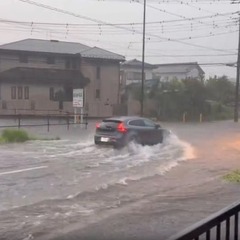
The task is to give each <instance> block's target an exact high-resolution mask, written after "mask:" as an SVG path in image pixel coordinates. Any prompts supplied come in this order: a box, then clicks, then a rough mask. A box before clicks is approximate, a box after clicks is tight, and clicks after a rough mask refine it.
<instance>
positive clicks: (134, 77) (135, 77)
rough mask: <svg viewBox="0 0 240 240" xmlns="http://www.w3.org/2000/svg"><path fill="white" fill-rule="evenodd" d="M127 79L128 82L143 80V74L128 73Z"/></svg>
mask: <svg viewBox="0 0 240 240" xmlns="http://www.w3.org/2000/svg"><path fill="white" fill-rule="evenodd" d="M127 79H128V80H141V79H142V73H141V72H129V73H127Z"/></svg>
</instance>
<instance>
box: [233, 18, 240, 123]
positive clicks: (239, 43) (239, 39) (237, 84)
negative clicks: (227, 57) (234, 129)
mask: <svg viewBox="0 0 240 240" xmlns="http://www.w3.org/2000/svg"><path fill="white" fill-rule="evenodd" d="M238 25H239V30H238V35H239V37H238V59H237V77H236V92H235V107H234V122H238V111H239V77H240V76H239V74H240V16H239V20H238Z"/></svg>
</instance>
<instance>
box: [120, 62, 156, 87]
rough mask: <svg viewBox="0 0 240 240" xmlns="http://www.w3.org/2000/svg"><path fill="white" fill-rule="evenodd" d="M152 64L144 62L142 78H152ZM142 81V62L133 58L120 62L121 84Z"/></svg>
mask: <svg viewBox="0 0 240 240" xmlns="http://www.w3.org/2000/svg"><path fill="white" fill-rule="evenodd" d="M153 68H154V65H151V64H149V63H144V78H145V80H149V79H152V70H153ZM141 81H142V62H141V61H139V60H137V59H133V60H129V61H126V62H123V63H122V64H121V84H122V85H123V86H127V85H130V84H132V83H141Z"/></svg>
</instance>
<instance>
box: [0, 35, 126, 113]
mask: <svg viewBox="0 0 240 240" xmlns="http://www.w3.org/2000/svg"><path fill="white" fill-rule="evenodd" d="M122 61H124V57H123V56H121V55H118V54H115V53H112V52H109V51H107V50H104V49H100V48H97V47H89V46H86V45H83V44H80V43H74V42H62V41H57V40H38V39H25V40H22V41H18V42H13V43H9V44H5V45H1V46H0V113H1V114H5V113H6V114H11V113H12V112H13V110H15V112H16V111H17V112H18V113H22V114H24V113H29V112H35V111H47V112H49V113H51V112H55V111H56V110H61V111H63V112H66V111H68V112H73V106H72V100H73V96H72V95H73V89H74V88H83V89H84V108H85V110H86V111H87V112H88V114H89V116H91V117H106V116H111V115H112V113H113V107H114V105H116V104H118V102H119V91H120V89H119V84H120V82H119V79H120V62H122Z"/></svg>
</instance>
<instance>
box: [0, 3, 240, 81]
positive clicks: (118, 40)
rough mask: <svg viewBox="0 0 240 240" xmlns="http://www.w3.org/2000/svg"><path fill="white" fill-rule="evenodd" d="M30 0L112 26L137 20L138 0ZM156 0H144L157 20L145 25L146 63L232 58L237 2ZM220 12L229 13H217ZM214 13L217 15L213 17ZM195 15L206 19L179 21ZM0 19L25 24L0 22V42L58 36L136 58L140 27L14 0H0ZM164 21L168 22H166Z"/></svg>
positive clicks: (215, 70) (223, 70) (210, 70)
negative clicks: (63, 11) (135, 0)
mask: <svg viewBox="0 0 240 240" xmlns="http://www.w3.org/2000/svg"><path fill="white" fill-rule="evenodd" d="M34 1H35V2H38V3H42V4H46V5H49V6H53V7H56V8H59V9H64V10H67V11H69V12H72V13H76V14H79V15H81V16H82V17H83V16H85V17H89V18H94V19H96V20H100V21H104V22H108V23H113V24H115V23H141V22H142V11H143V5H142V2H143V0H139V1H140V3H137V2H133V1H132V0H128V1H127V0H122V1H120V0H119V1H117V0H105V1H100V0H99V1H97V0H34ZM159 1H160V2H159ZM159 1H155V0H147V5H148V7H147V22H158V23H155V24H153V23H152V24H147V28H146V31H147V36H146V38H147V41H146V42H147V45H146V61H147V62H150V63H173V62H188V61H197V62H199V63H227V62H236V57H237V55H236V53H237V43H238V41H237V40H238V32H237V31H238V26H237V16H238V15H237V14H231V13H233V12H237V11H239V6H240V5H239V4H234V5H233V4H230V0H222V1H220V3H219V2H217V3H214V2H213V1H211V0H198V2H193V1H191V0H181V1H180V0H174V1H170V2H172V3H166V4H163V3H162V2H161V0H159ZM180 2H183V4H181V3H180ZM164 11H166V12H164ZM225 13H229V14H228V15H223V16H222V15H221V14H225ZM216 14H220V15H218V16H216ZM206 16H209V17H208V18H207V17H206ZM210 16H212V17H210ZM196 17H206V18H203V19H193V20H186V19H184V18H196ZM0 19H4V20H6V19H7V20H14V21H24V22H25V21H26V22H27V23H24V24H23V23H21V24H18V23H9V22H7V23H6V22H3V21H0V33H1V38H0V44H3V43H7V42H11V41H16V40H21V39H24V38H41V39H58V40H63V41H74V42H81V43H83V44H87V45H89V46H98V47H102V48H104V49H107V50H110V51H113V52H116V53H119V54H122V55H124V56H126V59H127V60H129V59H132V58H138V59H141V47H142V45H141V41H142V35H141V32H142V25H121V26H119V25H117V26H115V27H112V26H103V25H101V24H100V25H97V24H96V22H92V21H87V20H86V19H83V18H81V17H74V16H70V15H67V14H63V13H59V12H56V11H52V10H49V9H44V8H40V7H37V6H33V5H30V4H28V3H24V2H22V1H20V0H0ZM175 20H179V21H175ZM162 21H165V23H163V22H162ZM166 21H172V22H168V23H166ZM39 23H63V24H62V25H52V24H39ZM67 24H68V25H67ZM71 24H93V25H90V26H88V25H71ZM187 38H188V39H187ZM189 38H191V39H189ZM168 39H170V41H168ZM176 39H177V42H176V41H175V40H176ZM180 42H181V43H180ZM188 44H190V45H188ZM192 45H194V46H192ZM196 45H198V46H199V45H200V46H203V47H197V46H196ZM212 48H214V49H215V51H214V50H213V49H212ZM190 55H191V56H190ZM202 68H203V69H204V71H205V72H206V73H207V76H208V75H211V76H213V75H215V74H216V75H223V74H226V75H228V76H230V77H235V75H236V74H235V68H231V67H223V66H220V67H216V66H205V65H203V66H202Z"/></svg>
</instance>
